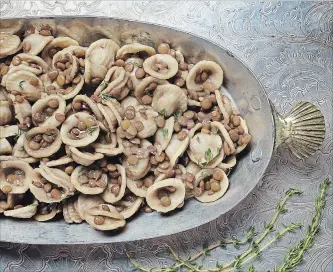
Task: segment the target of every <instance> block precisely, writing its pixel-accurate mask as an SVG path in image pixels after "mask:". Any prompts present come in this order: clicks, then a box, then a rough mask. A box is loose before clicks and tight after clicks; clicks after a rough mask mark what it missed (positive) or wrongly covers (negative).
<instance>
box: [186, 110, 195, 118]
mask: <svg viewBox="0 0 333 272" xmlns="http://www.w3.org/2000/svg"><path fill="white" fill-rule="evenodd" d="M194 115H195V113H194V111H191V110H188V111H185V112H184V116H185V117H186V118H187V119H193V117H194Z"/></svg>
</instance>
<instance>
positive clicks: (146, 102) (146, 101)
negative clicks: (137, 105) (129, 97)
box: [141, 95, 153, 105]
mask: <svg viewBox="0 0 333 272" xmlns="http://www.w3.org/2000/svg"><path fill="white" fill-rule="evenodd" d="M141 101H142V104H144V105H149V104H151V102H152V101H153V98H152V97H151V96H149V95H144V96H143V97H142V98H141Z"/></svg>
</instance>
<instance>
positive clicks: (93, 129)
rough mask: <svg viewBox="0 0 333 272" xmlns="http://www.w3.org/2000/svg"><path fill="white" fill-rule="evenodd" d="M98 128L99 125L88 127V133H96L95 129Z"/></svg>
mask: <svg viewBox="0 0 333 272" xmlns="http://www.w3.org/2000/svg"><path fill="white" fill-rule="evenodd" d="M97 129H98V126H91V127H88V128H87V133H88V134H89V135H92V134H93V133H94V131H96V130H97Z"/></svg>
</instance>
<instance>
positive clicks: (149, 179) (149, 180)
mask: <svg viewBox="0 0 333 272" xmlns="http://www.w3.org/2000/svg"><path fill="white" fill-rule="evenodd" d="M153 183H154V178H153V177H152V176H149V177H146V178H145V179H144V180H143V185H144V186H145V187H146V188H149V187H150V186H152V185H153Z"/></svg>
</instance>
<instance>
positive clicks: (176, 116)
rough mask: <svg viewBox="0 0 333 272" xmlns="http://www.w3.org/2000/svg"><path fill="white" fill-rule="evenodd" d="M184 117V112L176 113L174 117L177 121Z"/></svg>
mask: <svg viewBox="0 0 333 272" xmlns="http://www.w3.org/2000/svg"><path fill="white" fill-rule="evenodd" d="M180 116H182V112H181V111H176V112H175V114H174V117H175V119H176V121H177V120H178V119H179V117H180Z"/></svg>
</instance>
